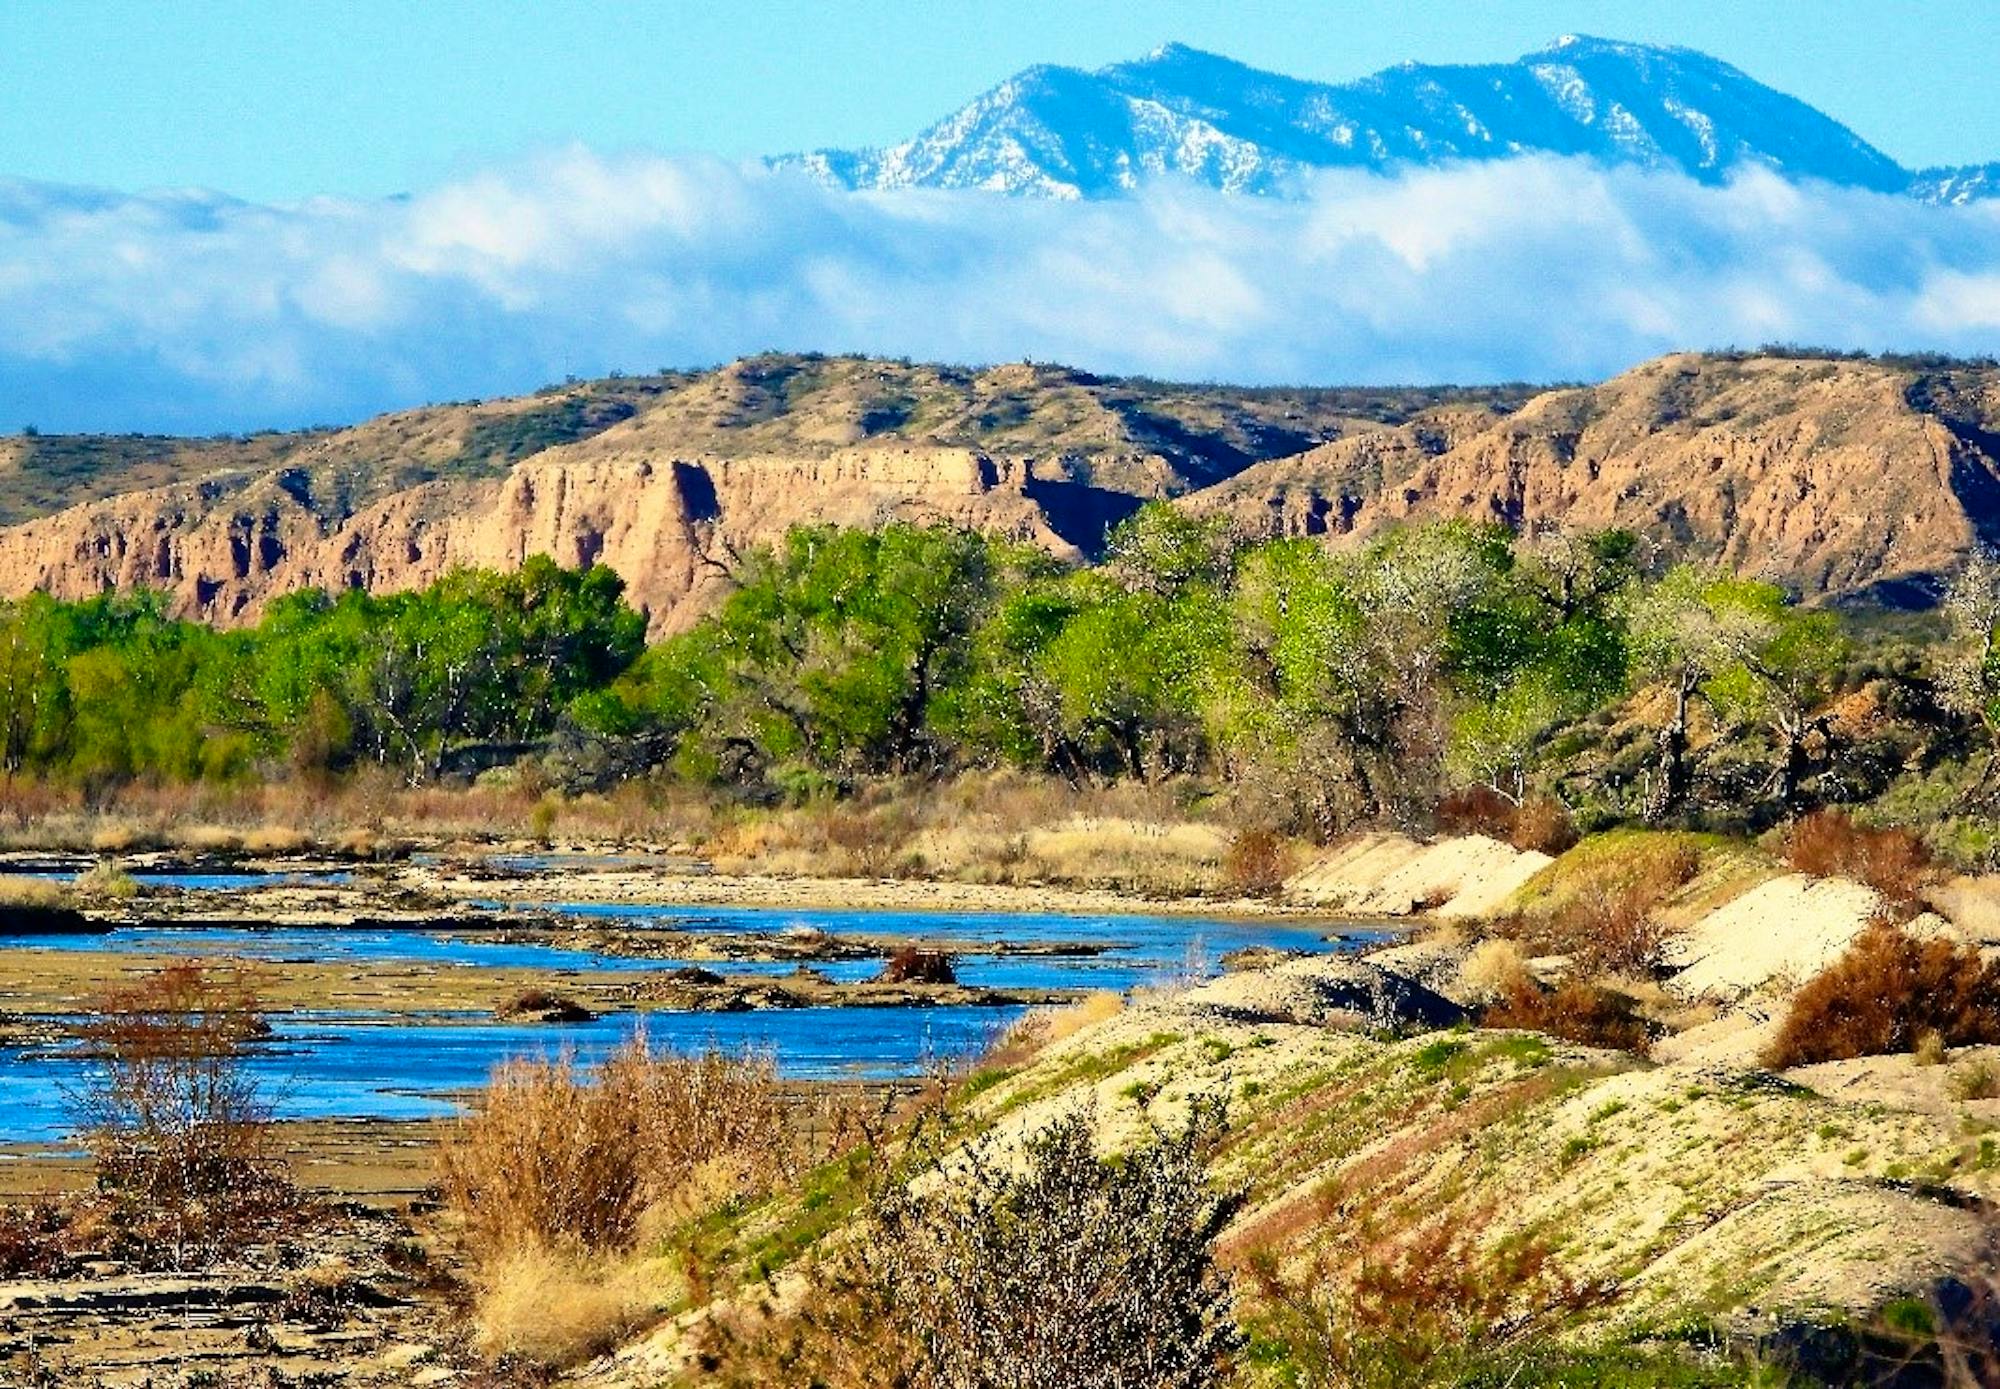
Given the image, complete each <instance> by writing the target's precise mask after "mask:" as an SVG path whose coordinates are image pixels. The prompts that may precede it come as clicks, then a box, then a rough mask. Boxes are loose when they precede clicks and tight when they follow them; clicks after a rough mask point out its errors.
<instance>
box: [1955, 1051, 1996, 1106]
mask: <svg viewBox="0 0 2000 1389" xmlns="http://www.w3.org/2000/svg"><path fill="white" fill-rule="evenodd" d="M1945 1085H1946V1088H1947V1089H1949V1090H1950V1091H1951V1096H1952V1098H1953V1099H1956V1100H1992V1099H2000V1066H1996V1065H1994V1064H1993V1062H1991V1061H1989V1060H1987V1059H1985V1058H1983V1057H1982V1058H1981V1059H1979V1060H1976V1061H1968V1062H1966V1063H1965V1064H1964V1065H1962V1066H1957V1067H1954V1068H1953V1070H1952V1072H1951V1075H1950V1076H1949V1077H1948V1078H1947V1080H1946V1082H1945Z"/></svg>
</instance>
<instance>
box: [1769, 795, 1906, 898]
mask: <svg viewBox="0 0 2000 1389" xmlns="http://www.w3.org/2000/svg"><path fill="white" fill-rule="evenodd" d="M1785 861H1786V862H1787V863H1789V864H1791V866H1792V867H1793V868H1796V869H1797V870H1798V871H1799V872H1801V873H1804V874H1807V875H1808V876H1810V877H1815V878H1833V877H1841V878H1853V879H1855V880H1856V881H1858V882H1863V883H1866V884H1868V886H1870V887H1872V888H1874V889H1875V890H1876V891H1877V892H1879V893H1881V894H1882V897H1883V899H1884V900H1885V901H1887V902H1888V903H1889V905H1890V906H1891V907H1893V908H1895V909H1896V911H1897V912H1899V913H1901V914H1903V915H1905V916H1910V915H1914V914H1915V913H1916V912H1918V911H1920V910H1922V907H1923V891H1924V889H1925V888H1926V887H1927V886H1929V885H1930V883H1931V881H1932V880H1933V878H1934V877H1935V873H1934V871H1933V869H1932V866H1931V856H1930V850H1928V849H1927V848H1925V847H1924V842H1923V840H1921V839H1919V838H1918V837H1917V836H1916V835H1914V834H1912V833H1910V832H1909V831H1908V830H1902V829H1871V828H1869V827H1868V826H1865V825H1857V824H1855V823H1854V821H1853V820H1852V819H1850V818H1849V817H1848V815H1847V813H1846V812H1845V811H1840V810H1816V811H1814V812H1813V813H1812V814H1810V815H1806V816H1803V817H1801V818H1800V819H1798V820H1795V821H1794V822H1793V823H1792V826H1791V828H1790V829H1789V830H1787V831H1786V832H1785Z"/></svg>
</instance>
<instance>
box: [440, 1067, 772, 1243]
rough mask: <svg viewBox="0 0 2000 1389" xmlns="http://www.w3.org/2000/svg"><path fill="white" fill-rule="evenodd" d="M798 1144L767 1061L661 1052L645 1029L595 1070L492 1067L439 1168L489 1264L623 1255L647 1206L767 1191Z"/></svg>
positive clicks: (453, 1133) (449, 1198)
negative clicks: (521, 1256)
mask: <svg viewBox="0 0 2000 1389" xmlns="http://www.w3.org/2000/svg"><path fill="white" fill-rule="evenodd" d="M794 1146H795V1145H794V1144H793V1142H792V1133H791V1129H790V1126H789V1124H788V1120H787V1114H786V1106H785V1102H784V1098H783V1095H782V1093H781V1091H780V1090H779V1087H778V1080H777V1073H776V1069H775V1067H774V1066H773V1064H772V1062H771V1061H770V1060H769V1058H765V1057H757V1056H728V1055H724V1054H722V1053H719V1052H708V1053H705V1054H703V1055H699V1056H679V1055H673V1054H664V1055H655V1054H653V1053H652V1052H651V1051H650V1050H649V1049H648V1047H647V1044H646V1041H645V1038H644V1037H643V1036H640V1037H638V1038H636V1039H634V1040H633V1041H632V1042H631V1043H629V1044H627V1045H626V1046H625V1047H623V1048H621V1049H620V1050H619V1051H618V1052H617V1053H616V1054H614V1055H613V1056H612V1057H611V1058H610V1059H609V1060H608V1061H606V1062H605V1063H604V1064H603V1066H601V1067H600V1068H599V1069H598V1071H597V1073H596V1074H595V1075H594V1076H585V1075H582V1074H579V1073H578V1071H577V1069H576V1067H575V1066H574V1064H573V1063H572V1062H571V1061H570V1059H569V1058H567V1057H565V1058H563V1059H561V1060H559V1061H555V1062H533V1061H514V1062H509V1063H508V1064H507V1065H504V1066H502V1067H501V1068H500V1069H499V1070H498V1071H496V1072H495V1073H494V1076H493V1079H492V1081H491V1082H490V1083H489V1084H488V1086H487V1088H486V1090H485V1091H484V1092H483V1093H482V1094H480V1095H479V1096H478V1097H477V1098H476V1099H475V1100H474V1101H473V1105H472V1110H471V1113H470V1114H468V1115H467V1116H466V1117H465V1118H463V1119H461V1120H459V1121H458V1122H457V1123H456V1124H455V1125H454V1126H453V1128H452V1129H451V1130H450V1131H449V1132H448V1133H447V1134H446V1136H445V1139H444V1142H443V1144H442V1146H441V1149H440V1152H439V1171H440V1177H441V1184H442V1186H443V1189H444V1193H445V1199H446V1201H447V1202H448V1203H449V1204H450V1205H451V1206H452V1208H453V1209H455V1210H456V1211H457V1212H458V1213H459V1215H460V1216H461V1217H462V1218H463V1219H464V1222H465V1232H466V1238H467V1242H468V1244H469V1245H470V1247H471V1249H472V1252H473V1254H474V1256H475V1258H477V1259H478V1260H479V1261H480V1262H481V1263H482V1264H486V1265H489V1266H497V1264H498V1262H499V1261H500V1260H502V1259H504V1258H505V1257H507V1256H509V1255H511V1254H513V1253H516V1252H518V1251H520V1250H522V1249H537V1248H540V1249H552V1250H569V1251H572V1252H574V1253H577V1254H599V1253H618V1252H623V1251H624V1250H627V1249H629V1248H630V1247H631V1246H632V1243H633V1241H634V1240H635V1239H636V1238H637V1236H638V1234H639V1230H640V1224H641V1221H642V1219H643V1218H644V1217H645V1216H646V1214H647V1213H648V1212H649V1211H651V1210H653V1209H655V1208H657V1207H662V1206H668V1207H671V1206H673V1205H674V1204H675V1203H679V1202H686V1201H687V1200H689V1199H691V1198H694V1197H713V1198H715V1199H718V1200H720V1199H727V1198H728V1197H730V1196H734V1195H742V1194H747V1193H750V1192H753V1191H756V1190H760V1189H763V1188H764V1187H766V1186H768V1185H769V1184H770V1183H772V1182H774V1181H775V1180H777V1179H778V1177H779V1176H780V1175H782V1173H783V1172H784V1171H785V1170H786V1168H787V1165H788V1164H789V1162H790V1160H791V1158H792V1156H793V1149H794Z"/></svg>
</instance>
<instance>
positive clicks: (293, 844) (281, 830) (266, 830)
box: [243, 825, 312, 857]
mask: <svg viewBox="0 0 2000 1389" xmlns="http://www.w3.org/2000/svg"><path fill="white" fill-rule="evenodd" d="M311 847H312V836H310V835H308V834H307V833H306V832H305V831H304V830H300V829H294V828H293V827H292V826H290V825H259V826H258V827H257V828H256V829H252V830H245V831H244V833H243V852H244V853H246V854H261V855H270V856H272V857H278V856H282V855H285V854H300V853H304V852H305V851H306V850H307V849H309V848H311Z"/></svg>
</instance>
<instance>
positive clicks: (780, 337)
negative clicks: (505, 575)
mask: <svg viewBox="0 0 2000 1389" xmlns="http://www.w3.org/2000/svg"><path fill="white" fill-rule="evenodd" d="M1564 33H1593V34H1599V35H1603V36H1607V37H1613V38H1623V39H1632V40H1639V41H1644V42H1654V43H1679V44H1685V45H1688V46H1691V47H1696V48H1700V49H1703V50H1705V51H1708V52H1711V53H1713V54H1715V55H1717V56H1719V57H1722V58H1724V59H1726V60H1728V61H1731V62H1733V63H1735V64H1737V65H1738V66H1739V67H1742V68H1743V69H1744V70H1746V71H1747V72H1749V73H1750V74H1751V75H1752V76H1754V77H1757V78H1760V79H1762V80H1764V81H1766V82H1768V83H1770V84H1771V85H1773V86H1775V87H1778V88H1779V89H1781V90H1785V91H1788V92H1791V93H1792V94H1794V95H1796V96H1799V97H1801V98H1803V99H1805V100H1806V101H1808V102H1810V103H1812V104H1814V105H1816V106H1818V107H1820V108H1822V109H1823V110H1825V111H1827V112H1829V113H1830V114H1832V115H1834V116H1836V117H1837V118H1839V119H1842V120H1844V121H1846V122H1847V123H1848V124H1849V125H1851V126H1852V127H1853V128H1854V129H1855V130H1856V131H1858V132H1859V133H1860V134H1861V135H1862V136H1863V137H1864V138H1867V139H1869V140H1871V141H1873V142H1874V143H1876V144H1877V145H1879V146H1880V147H1881V148H1882V149H1884V150H1885V151H1886V152H1888V153H1889V154H1890V155H1892V156H1894V157H1896V158H1898V159H1900V160H1902V161H1903V162H1905V163H1906V164H1910V165H1921V164H1928V163H1939V162H1949V163H1969V162H1977V161H1985V160H1993V159H2000V102H1994V101H1992V100H1991V98H1990V95H1989V90H1990V78H1989V74H1988V71H1987V69H1988V67H1989V66H1990V63H1991V60H1992V58H1993V56H1994V55H1995V54H1996V53H2000V0H1978V3H1965V2H1963V0H1962V2H1961V3H1957V4H1917V3H1912V0H1873V3H1858V2H1857V0H1763V2H1762V3H1756V4H1750V3H1742V2H1741V0H1738V3H1731V4H1722V3H1695V2H1694V0H1680V3H1674V4H1654V3H1637V2H1636V0H1626V2H1625V3H1602V2H1598V3H1584V2H1583V0H1570V2H1569V3H1561V2H1560V0H1483V2H1481V0H1455V3H1450V4H1444V3H1435V0H1417V2H1415V3H1411V2H1409V0H1406V2H1405V3H1401V4H1391V3H1376V4H1360V3H1353V2H1352V0H1317V2H1315V0H1292V2H1291V3H1287V4H1277V3H1271V0H1248V2H1247V3H1235V4H1218V3H1215V2H1214V0H1208V2H1207V3H1202V4H1194V3H1186V2H1185V0H1153V3H1148V4H1117V5H1112V4H1104V3H1098V2H1097V0H1011V3H1007V4H994V3H972V0H929V3H923V4H885V3H873V4H862V3H857V0H813V2H811V3H808V0H737V3H733V4H727V5H722V4H714V5H709V4H691V3H684V4H665V3H653V4H634V3H612V2H610V0H605V2H604V3H596V4H584V3H580V2H577V0H542V2H541V3H533V4H530V3H526V2H525V0H483V2H482V3H478V4H474V3H470V0H399V2H398V3H395V4H390V3H387V0H258V2H257V3H249V2H248V0H147V2H146V3H143V4H141V3H131V2H128V0H0V431H4V430H9V429H17V428H20V427H21V426H23V425H27V424H34V425H36V426H37V427H38V428H42V429H45V430H51V431H74V430H112V431H125V430H147V431H174V432H190V433H204V432H212V431H219V430H244V429H254V428H264V427H289V426H296V425H301V424H309V423H337V422H341V421H347V420H353V419H358V418H361V417H363V416H366V415H369V414H372V413H376V412H379V411H383V410H390V409H396V408H400V407H404V406H410V405H417V404H421V403H424V402H427V401H436V400H450V399H465V398H468V397H474V396H495V395H504V394H513V393H518V392H523V391H527V390H532V389H534V388H536V387H537V386H540V385H543V384H545V383H547V382H550V381H554V380H559V379H561V378H562V377H564V376H566V375H577V376H596V375H602V374H604V373H607V372H610V371H614V370H616V371H626V372H636V371H650V370H653V369H655V368H658V367H663V366H664V367H689V366H705V365H711V364H714V363H718V362H722V361H727V360H729V359H730V358H732V357H736V356H740V355H743V354H746V353H751V352H757V351H762V350H766V349H778V350H785V351H804V350H817V351H826V352H868V353H877V354H881V355H888V356H908V357H913V358H919V359H924V360H933V361H950V362H996V361H1007V360H1016V359H1019V358H1022V357H1031V358H1034V359H1037V360H1044V361H1062V362H1068V363H1071V364H1073V365H1076V366H1079V367H1084V368H1087V369H1091V370H1097V371H1110V372H1135V373H1144V374H1148V375H1155V376H1162V377H1170V378H1180V379H1208V380H1233V381H1241V382H1279V381H1285V382H1312V383H1356V384H1366V383H1389V382H1415V381H1493V380H1532V381H1554V380H1579V379H1599V378H1602V377H1605V376H1608V375H1610V374H1612V373H1614V372H1617V371H1620V370H1623V369H1624V368H1626V367H1629V366H1631V365H1632V364H1634V363H1636V362H1638V361H1640V360H1642V359H1644V358H1646V357H1650V356H1654V355H1657V354H1659V353H1664V352H1671V351H1679V350H1701V349H1705V348H1714V347H1725V346H1746V347H1748V346H1756V345H1758V344H1761V343H1767V342H1779V341H1785V342H1795V343H1809V344H1815V345H1825V346H1835V347H1851V348H1864V349H1871V350H1881V349H1886V348H1898V349H1926V350H1940V351H1950V352H1958V353H1965V354H1974V353H1979V354H1992V353H1996V352H2000V199H1991V200H1988V201H1985V202H1981V203H1975V204H1973V205H1971V206H1967V207H1963V208H1943V207H1935V206H1930V205H1927V204H1923V203H1920V202H1919V201H1917V200H1916V199H1912V198H1907V197H1901V196H1895V195H1884V194H1877V193H1869V192H1864V191H1861V190H1857V189H1852V188H1839V187H1832V186H1829V185H1825V184H1810V183H1808V184H1791V183H1787V182H1785V181H1783V180H1782V179H1781V178H1779V177H1777V176H1776V175H1774V174H1772V173H1770V172H1768V171H1765V170H1761V169H1751V170H1747V171H1745V172H1743V173H1742V174H1741V175H1740V176H1737V177H1734V178H1732V179H1730V180H1729V181H1727V182H1726V183H1724V184H1722V185H1714V184H1702V183H1697V182H1695V181H1694V180H1692V179H1690V178H1687V177H1684V176H1682V175H1679V174H1674V173H1665V172H1647V171H1645V170H1641V169H1636V168H1630V167H1619V168H1607V167H1601V166H1597V165H1593V164H1589V163H1587V162H1584V161H1577V160H1561V159H1552V158H1547V157H1527V158H1516V159H1507V160H1499V161H1494V162H1491V163H1486V164H1472V165H1461V166H1450V167H1444V168H1438V169H1421V168H1400V169H1393V170H1388V171H1384V172H1382V173H1368V172H1365V171H1361V170H1335V171H1331V172H1328V173H1327V174H1326V175H1325V176H1323V177H1321V176H1314V177H1313V178H1312V179H1311V180H1309V181H1308V182H1307V183H1306V184H1305V185H1304V186H1303V187H1302V188H1301V189H1300V190H1299V191H1300V196H1298V197H1296V198H1284V199H1265V198H1251V197H1236V196H1232V195H1228V194H1224V193H1220V192H1217V191H1214V190H1212V189H1207V188H1202V187H1199V186H1196V185H1194V184H1191V183H1182V182H1179V181H1174V180H1169V181H1166V182H1163V183H1158V184H1149V185H1147V186H1146V187H1144V188H1142V189H1141V190H1140V191H1139V192H1138V193H1136V194H1135V195H1134V196H1132V197H1129V198H1117V199H1108V200H1103V201H1091V202H1082V203H1058V202H1055V201H1051V200H1042V199H1034V198H1006V197H1000V196H997V195H992V194H987V193H981V192H976V191H956V192H938V191H932V190H917V191H904V192H894V193H881V194H868V195H855V194H848V193H841V192H835V191H832V190H829V189H826V188H821V187H819V186H817V185H814V184H812V183H811V182H810V181H808V180H806V179H804V178H802V177H800V176H797V175H788V174H772V173H769V172H766V171H763V170H762V169H761V168H760V167H759V166H757V165H756V164H755V162H754V160H752V159H751V158H749V157H750V156H754V155H757V154H761V153H779V152H784V151H788V150H794V149H800V148H810V147H814V146H826V145H861V144H871V143H882V142H887V141H892V140H895V139H899V138H901V137H904V136H907V135H909V134H912V133H914V132H915V131H916V130H918V129H919V128H921V127H922V126H924V125H926V124H928V123H929V122H931V121H933V120H935V119H937V118H938V117H940V116H942V115H944V114H946V113H948V112H949V111H951V110H953V109H954V108H956V107H957V106H958V105H960V104H961V103H963V102H964V101H966V100H967V99H969V98H970V97H971V96H973V95H974V94H976V93H977V92H979V91H981V90H983V89H985V88H986V87H988V86H990V85H992V84H993V83H995V82H997V81H999V80H1001V79H1002V78H1005V77H1006V76H1008V75H1010V74H1011V73H1013V72H1016V71H1018V70H1019V69H1021V68H1022V67H1025V66H1027V65H1030V64H1032V63H1036V62H1063V63H1069V64H1073V65H1078V66H1098V65H1102V64H1104V63H1108V62H1113V61H1117V60H1120V59H1124V58H1132V57H1137V56H1140V55H1142V54H1144V53H1145V52H1147V51H1148V50H1150V49H1152V48H1153V47H1155V46H1157V45H1158V44H1160V43H1161V42H1164V41H1166V40H1169V39H1176V40H1179V41H1181V42H1185V43H1190V44H1193V45H1195V46H1197V47H1202V48H1207V49H1211V50H1214V51H1218V52H1224V53H1227V54H1229V55H1231V56H1233V57H1237V58H1240V59H1242V60H1243V61H1246V62H1250V63H1253V64H1257V65H1259V66H1263V67H1267V68H1272V69H1276V70H1280V71H1284V72H1289V73H1293V74H1296V75H1299V76H1303V77H1309V78H1319V79H1324V80H1343V79H1350V78H1353V77H1357V76H1360V75H1363V74H1365V73H1368V72H1371V71H1374V70H1377V69H1379V68H1381V67H1384V66H1387V65H1389V64H1392V63H1395V62H1399V61H1403V60H1405V59H1417V60H1423V61H1430V62H1443V61H1492V60H1507V59H1511V58H1513V57H1516V56H1518V55H1519V54H1521V53H1523V52H1527V51H1532V50H1535V49H1539V48H1541V47H1543V46H1545V45H1546V44H1548V43H1549V42H1551V41H1552V40H1554V39H1555V38H1556V37H1558V36H1560V35H1562V34H1564ZM203 190H211V191H203ZM390 195H398V196H390Z"/></svg>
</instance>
